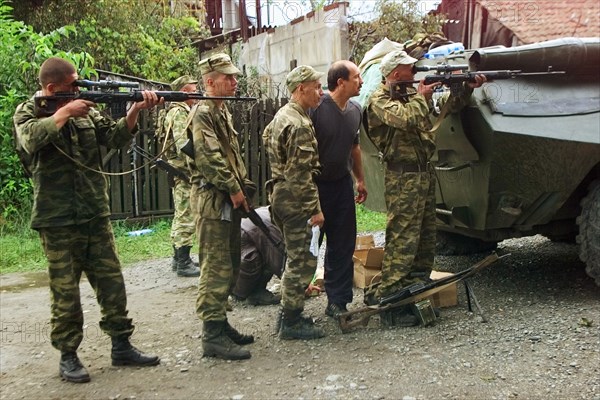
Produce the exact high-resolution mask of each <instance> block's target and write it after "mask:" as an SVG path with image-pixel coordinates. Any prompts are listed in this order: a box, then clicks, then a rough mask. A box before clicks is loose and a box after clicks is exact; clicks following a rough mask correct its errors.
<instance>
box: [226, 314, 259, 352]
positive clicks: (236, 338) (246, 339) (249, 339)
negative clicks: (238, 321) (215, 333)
mask: <svg viewBox="0 0 600 400" xmlns="http://www.w3.org/2000/svg"><path fill="white" fill-rule="evenodd" d="M224 330H225V335H227V336H228V337H229V339H231V340H232V341H233V343H235V344H239V345H241V346H243V345H245V344H250V343H254V336H252V335H244V334H243V333H240V332H238V331H237V330H236V329H235V328H234V327H233V326H231V324H229V321H227V320H225V328H224Z"/></svg>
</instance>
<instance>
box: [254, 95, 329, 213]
mask: <svg viewBox="0 0 600 400" xmlns="http://www.w3.org/2000/svg"><path fill="white" fill-rule="evenodd" d="M263 143H265V146H266V147H267V151H268V153H269V163H270V166H271V175H272V179H273V180H274V181H285V182H286V183H287V188H288V190H290V191H291V192H292V193H293V195H294V198H295V199H296V200H297V201H298V202H299V203H300V204H301V209H302V211H303V212H305V213H307V214H308V215H315V214H318V213H319V212H321V205H320V203H319V193H318V190H317V186H316V184H315V182H314V181H313V176H315V175H317V174H318V173H319V168H320V164H319V154H318V147H317V139H316V137H315V128H314V127H313V124H312V121H311V119H310V118H309V116H308V115H307V114H306V112H305V111H304V110H303V109H302V107H300V106H299V105H298V104H296V103H294V102H290V103H287V104H286V105H285V106H283V107H282V108H281V109H280V110H279V111H277V114H275V117H274V118H273V121H271V123H270V124H269V125H267V127H266V128H265V130H264V132H263ZM299 211H300V210H299Z"/></svg>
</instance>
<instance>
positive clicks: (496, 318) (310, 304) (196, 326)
mask: <svg viewBox="0 0 600 400" xmlns="http://www.w3.org/2000/svg"><path fill="white" fill-rule="evenodd" d="M498 252H499V253H512V254H511V256H510V257H508V258H506V259H503V260H501V261H499V262H497V263H495V264H494V265H492V266H491V267H489V268H488V269H486V270H484V271H483V272H481V273H480V274H479V275H478V276H476V277H474V278H473V279H472V281H471V284H472V286H473V288H474V291H475V293H476V294H477V297H478V299H479V301H480V303H481V305H482V307H483V309H484V311H485V315H486V317H487V318H488V320H489V321H488V322H487V323H483V322H482V321H481V318H480V317H479V316H478V315H477V314H473V313H470V312H468V310H467V307H466V297H465V294H464V291H463V290H462V287H459V289H460V290H459V305H458V306H456V307H452V308H446V309H443V310H442V317H441V319H439V320H438V322H437V323H436V325H435V326H433V327H427V328H423V327H416V328H398V329H383V328H381V326H380V324H379V320H378V318H372V319H371V321H370V323H369V325H368V326H367V327H365V328H357V329H355V330H354V331H353V332H350V333H347V334H342V333H341V332H340V330H339V328H338V326H337V323H336V322H335V321H333V320H332V319H330V318H328V317H326V316H324V314H323V311H324V308H325V305H326V301H327V299H326V296H325V295H324V294H323V295H321V296H319V297H315V298H311V299H309V300H308V301H307V313H308V314H310V315H312V316H314V317H316V318H317V319H318V322H319V323H320V324H321V325H322V326H324V328H325V329H326V331H327V333H328V336H327V337H326V338H324V339H320V340H316V341H280V340H279V339H278V338H277V337H275V336H274V335H273V331H274V321H275V317H276V313H277V306H268V307H252V306H246V305H242V304H236V305H235V307H234V311H233V312H231V313H230V314H229V319H230V321H231V322H232V324H233V325H234V326H236V327H238V328H239V329H240V330H241V331H242V332H244V333H252V334H254V336H255V338H256V342H255V343H254V344H252V345H250V346H248V347H249V349H250V351H251V352H252V358H251V359H250V360H245V361H236V362H230V361H222V360H216V359H207V358H202V350H201V343H200V332H201V327H202V326H201V322H200V321H199V320H198V319H197V317H196V315H195V313H194V306H195V297H196V286H197V280H196V279H194V278H177V277H176V276H175V275H174V274H173V273H172V272H171V271H170V266H169V259H167V258H165V259H160V260H153V261H150V262H144V263H140V264H136V265H133V266H130V267H127V268H126V269H125V270H124V275H125V278H126V282H127V291H128V296H129V310H130V315H131V316H132V317H133V319H134V323H135V324H136V332H135V334H134V336H133V337H132V342H133V343H134V344H135V345H136V346H137V347H139V348H140V349H143V350H144V351H147V352H153V353H156V354H158V355H160V357H161V359H162V360H161V364H160V365H159V366H157V367H152V368H144V369H142V368H125V367H112V366H111V365H110V341H109V339H108V337H107V336H105V335H103V334H102V333H101V331H100V329H99V326H98V320H99V310H98V306H97V304H96V301H95V298H94V296H93V293H92V291H91V289H90V287H89V285H88V284H87V282H82V285H81V287H82V299H83V300H82V301H83V306H84V310H85V318H86V323H87V325H86V329H85V339H84V341H83V343H82V345H81V347H80V350H79V355H80V358H81V359H82V361H83V363H84V364H85V365H86V367H87V368H88V370H89V372H90V374H91V376H92V381H91V382H90V383H87V384H71V383H68V382H64V381H61V379H60V378H59V377H58V358H59V354H58V352H57V351H56V350H54V349H53V348H52V347H51V345H50V342H49V324H48V320H49V295H48V289H47V281H46V278H45V273H35V274H9V275H3V276H1V277H0V310H1V316H0V323H1V325H0V327H1V329H0V334H1V338H0V339H1V340H0V345H1V351H0V398H1V399H235V400H241V399H404V400H411V399H596V400H599V399H600V330H599V328H598V327H599V326H600V290H599V288H598V287H596V286H595V285H594V283H593V281H592V280H591V279H589V278H588V277H587V276H586V275H585V272H584V268H583V266H582V264H581V263H580V262H579V261H578V259H577V254H576V250H575V246H573V245H564V244H555V243H551V242H549V241H548V240H545V239H543V238H540V237H534V238H529V239H521V240H511V241H505V242H503V243H502V244H501V245H500V248H499V250H498ZM483 257H484V255H476V256H464V257H438V258H437V260H436V261H437V264H438V267H437V268H438V269H440V270H447V271H453V272H456V271H459V270H461V269H463V268H465V267H467V266H470V265H471V264H473V263H474V262H476V261H478V260H479V259H481V258H483ZM271 284H277V282H276V281H272V282H271ZM361 304H362V293H361V291H360V290H358V289H356V291H355V301H354V303H353V304H352V305H350V308H357V307H359V306H361Z"/></svg>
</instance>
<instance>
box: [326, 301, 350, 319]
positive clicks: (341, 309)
mask: <svg viewBox="0 0 600 400" xmlns="http://www.w3.org/2000/svg"><path fill="white" fill-rule="evenodd" d="M345 312H348V309H346V305H345V304H335V303H329V304H327V308H326V309H325V314H326V315H329V316H330V317H331V318H337V317H339V316H340V314H342V313H345Z"/></svg>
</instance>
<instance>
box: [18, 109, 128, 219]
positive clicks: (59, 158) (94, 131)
mask: <svg viewBox="0 0 600 400" xmlns="http://www.w3.org/2000/svg"><path fill="white" fill-rule="evenodd" d="M33 105H34V103H33V98H32V99H30V100H28V101H26V102H24V103H21V104H20V105H19V106H18V107H17V110H16V112H15V115H14V117H13V121H14V124H15V129H16V133H17V139H18V140H19V142H20V144H21V145H22V146H23V148H24V149H25V151H27V153H29V154H30V155H32V157H33V159H32V164H31V166H30V168H31V173H32V180H33V187H34V194H33V209H32V213H31V227H32V228H34V229H36V228H46V227H57V226H67V225H73V224H80V223H84V222H87V221H89V220H91V219H92V218H95V217H105V216H108V215H110V209H109V204H108V192H107V178H106V176H105V175H102V174H100V173H98V172H94V171H90V170H89V169H86V168H84V167H83V166H85V167H88V168H92V169H95V170H101V169H102V166H101V163H102V155H101V153H100V145H103V146H106V147H108V148H116V149H118V148H121V147H124V146H125V145H127V144H128V143H129V142H130V141H131V139H132V138H133V136H134V135H135V132H136V131H137V129H136V130H134V132H129V131H128V129H127V124H126V122H125V118H121V119H120V120H119V121H117V122H115V121H113V120H112V119H110V118H108V117H105V116H103V115H102V114H100V112H98V111H97V110H95V109H91V110H90V112H89V114H88V116H87V117H83V118H71V119H69V121H68V122H67V123H66V124H65V125H64V126H63V127H62V128H61V129H60V130H59V129H57V128H56V124H55V122H54V118H53V117H52V116H50V117H46V118H37V117H36V116H35V114H34V108H33ZM57 148H59V149H61V150H62V151H63V152H64V153H66V154H68V155H69V156H70V157H71V158H72V159H74V160H75V161H76V162H73V161H72V160H70V159H69V158H67V157H65V156H64V155H63V154H62V153H61V152H60V151H59V150H57Z"/></svg>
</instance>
